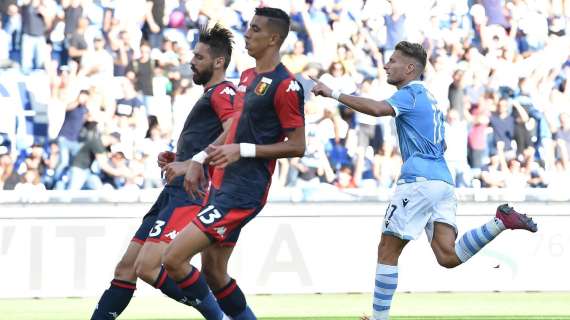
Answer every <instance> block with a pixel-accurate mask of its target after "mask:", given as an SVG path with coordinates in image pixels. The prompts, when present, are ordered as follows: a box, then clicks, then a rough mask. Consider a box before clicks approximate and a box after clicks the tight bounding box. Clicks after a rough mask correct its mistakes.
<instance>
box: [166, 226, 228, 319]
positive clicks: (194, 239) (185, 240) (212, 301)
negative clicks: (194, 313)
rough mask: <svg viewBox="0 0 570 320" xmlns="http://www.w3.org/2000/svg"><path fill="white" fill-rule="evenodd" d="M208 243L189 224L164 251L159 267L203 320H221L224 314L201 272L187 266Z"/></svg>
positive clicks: (202, 233)
mask: <svg viewBox="0 0 570 320" xmlns="http://www.w3.org/2000/svg"><path fill="white" fill-rule="evenodd" d="M210 244H211V240H210V239H209V238H208V236H206V234H205V233H204V232H202V231H201V230H200V229H199V228H198V227H197V226H196V225H195V224H194V223H191V224H189V225H188V226H187V227H186V228H184V230H183V231H182V232H181V233H180V234H178V235H177V236H176V238H175V239H174V241H172V242H171V243H170V245H169V246H168V247H167V248H166V251H165V253H164V255H163V259H162V264H163V265H164V267H165V269H166V271H167V272H168V274H169V276H170V277H172V279H174V280H175V281H176V282H177V283H178V286H179V287H180V289H181V290H182V292H183V293H184V295H185V296H186V297H187V298H188V299H189V304H190V305H192V306H193V307H195V308H196V309H197V310H198V311H199V312H200V313H201V314H202V315H203V316H204V317H205V318H206V319H209V320H220V319H224V318H225V315H224V313H223V312H222V309H221V308H220V306H219V305H218V302H217V301H216V298H215V297H214V295H213V294H212V292H211V291H210V288H209V287H208V284H207V283H206V279H205V278H204V276H203V275H202V274H201V273H200V271H199V270H198V269H197V268H195V267H194V266H192V265H191V264H189V263H188V261H190V260H191V258H192V257H193V256H194V255H196V254H198V253H199V252H200V251H202V250H203V249H205V248H206V247H208V246H209V245H210Z"/></svg>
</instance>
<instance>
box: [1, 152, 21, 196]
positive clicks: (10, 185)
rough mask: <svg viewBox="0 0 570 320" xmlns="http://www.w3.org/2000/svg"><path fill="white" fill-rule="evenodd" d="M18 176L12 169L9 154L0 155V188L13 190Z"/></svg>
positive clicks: (11, 160)
mask: <svg viewBox="0 0 570 320" xmlns="http://www.w3.org/2000/svg"><path fill="white" fill-rule="evenodd" d="M19 181H20V176H19V175H18V173H17V172H16V171H15V170H14V160H13V159H12V156H10V155H9V154H3V155H0V189H1V190H14V187H15V186H16V184H17V183H18V182H19Z"/></svg>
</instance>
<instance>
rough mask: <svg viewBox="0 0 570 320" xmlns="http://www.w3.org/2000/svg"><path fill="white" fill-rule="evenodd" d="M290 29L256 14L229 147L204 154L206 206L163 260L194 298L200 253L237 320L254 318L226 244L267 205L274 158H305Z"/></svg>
mask: <svg viewBox="0 0 570 320" xmlns="http://www.w3.org/2000/svg"><path fill="white" fill-rule="evenodd" d="M289 25H290V18H289V16H288V15H287V14H286V13H285V12H284V11H282V10H280V9H275V8H268V7H265V8H257V9H256V11H255V15H254V17H253V19H252V20H251V22H250V26H249V28H248V30H247V32H246V33H245V43H246V49H247V52H248V54H249V55H250V56H252V57H253V58H255V61H256V66H255V68H252V69H249V70H246V71H244V72H243V73H242V75H241V78H240V82H239V85H238V88H237V93H236V97H235V101H234V106H235V108H236V113H235V114H234V120H233V122H232V127H231V128H230V131H229V134H228V136H227V139H226V141H225V144H224V145H212V146H210V147H208V148H207V149H206V150H204V151H203V152H204V153H203V155H204V157H205V161H206V163H209V164H210V165H211V166H215V169H214V173H213V175H212V181H211V185H210V189H209V191H208V194H207V196H206V199H207V200H206V203H205V204H204V206H203V209H202V210H201V211H200V212H199V213H198V215H197V216H196V218H194V220H192V223H191V224H189V225H188V226H187V227H186V228H185V229H184V230H183V231H182V232H181V233H180V234H179V235H178V236H177V237H176V239H174V241H172V242H171V243H170V245H169V246H168V248H167V250H166V253H165V255H164V258H163V264H164V267H165V268H166V270H167V272H168V275H169V276H170V277H172V278H173V279H174V280H176V281H177V282H178V285H179V287H180V288H181V290H182V291H183V292H184V293H185V294H186V295H188V296H189V295H191V294H192V292H193V289H192V284H193V283H194V282H195V281H196V279H197V278H198V277H199V274H200V273H199V271H198V270H197V269H196V268H195V267H193V266H192V265H190V264H189V263H188V262H189V261H190V259H191V258H192V257H193V256H195V255H196V254H198V253H200V252H202V257H203V259H202V270H203V272H204V274H205V275H206V278H207V279H208V284H209V285H210V287H211V289H213V291H214V294H215V296H216V299H217V300H218V303H219V304H220V306H221V308H222V309H223V311H224V312H225V313H226V314H227V315H228V316H230V317H231V318H232V319H234V320H244V319H246V320H247V319H255V315H254V314H253V312H252V311H251V310H250V308H249V307H248V306H247V303H246V300H245V297H244V294H243V292H242V291H241V290H240V288H239V286H238V285H237V283H236V281H235V280H233V279H231V278H230V276H229V275H228V274H227V264H228V260H229V258H230V255H231V253H232V249H233V248H232V247H230V246H226V245H224V241H228V240H231V241H237V238H238V236H239V233H240V231H241V229H242V228H243V226H245V224H247V223H248V222H249V221H250V220H251V219H253V218H254V217H255V216H256V215H257V214H258V213H259V212H260V211H261V209H262V208H263V206H264V205H265V201H266V198H267V193H268V191H269V186H270V184H271V176H272V173H273V171H274V168H275V160H276V159H277V158H285V157H300V156H302V155H303V154H304V152H305V128H304V126H305V124H304V111H303V106H304V103H303V89H302V87H301V86H300V85H299V83H298V82H297V81H296V80H295V78H294V76H293V75H292V74H291V73H290V72H289V71H288V70H287V69H286V68H285V67H284V66H283V64H281V62H280V56H279V49H280V47H281V45H282V43H283V41H284V40H285V38H286V37H287V34H288V32H289ZM285 138H287V139H286V140H285ZM186 175H187V177H189V179H187V180H186V182H188V183H187V184H186V186H185V187H186V189H187V191H189V192H190V193H191V194H194V193H195V192H196V191H197V189H198V185H200V184H201V182H202V181H203V180H204V179H205V178H204V173H203V166H202V164H200V163H198V162H196V161H195V162H193V163H191V164H190V166H189V169H188V172H187V173H186ZM204 262H206V263H204Z"/></svg>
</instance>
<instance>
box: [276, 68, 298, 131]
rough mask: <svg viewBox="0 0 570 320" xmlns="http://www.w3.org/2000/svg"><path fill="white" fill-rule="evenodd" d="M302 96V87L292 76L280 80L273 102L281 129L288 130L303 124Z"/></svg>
mask: <svg viewBox="0 0 570 320" xmlns="http://www.w3.org/2000/svg"><path fill="white" fill-rule="evenodd" d="M303 97H304V94H303V87H302V86H301V85H300V84H299V82H297V80H295V79H293V78H288V79H286V80H284V81H282V82H281V83H280V84H279V87H277V91H276V93H275V97H274V100H273V104H274V105H275V111H276V112H277V116H278V117H279V121H280V122H281V127H282V128H283V129H285V130H290V129H295V128H300V127H303V126H304V125H305V112H304V107H305V100H304V99H303Z"/></svg>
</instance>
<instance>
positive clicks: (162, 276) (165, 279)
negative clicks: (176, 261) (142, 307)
mask: <svg viewBox="0 0 570 320" xmlns="http://www.w3.org/2000/svg"><path fill="white" fill-rule="evenodd" d="M153 286H154V287H155V288H157V289H159V290H160V291H162V293H164V294H165V295H166V296H168V297H169V298H171V299H173V300H176V301H178V302H180V303H184V304H187V303H188V298H186V296H184V293H182V290H180V287H178V285H177V284H176V281H174V280H173V279H172V278H171V277H169V276H168V274H167V273H166V270H165V269H164V267H161V268H160V273H159V274H158V278H157V279H156V281H155V282H154V284H153Z"/></svg>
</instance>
